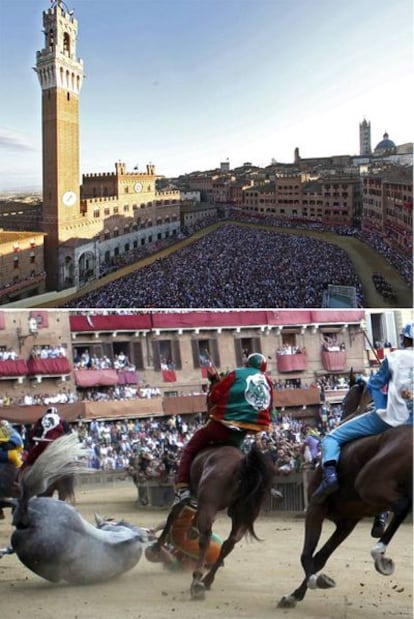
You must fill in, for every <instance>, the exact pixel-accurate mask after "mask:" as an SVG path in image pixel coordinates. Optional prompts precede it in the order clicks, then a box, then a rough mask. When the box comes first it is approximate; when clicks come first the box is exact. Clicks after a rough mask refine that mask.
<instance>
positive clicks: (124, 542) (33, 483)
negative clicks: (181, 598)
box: [0, 434, 149, 584]
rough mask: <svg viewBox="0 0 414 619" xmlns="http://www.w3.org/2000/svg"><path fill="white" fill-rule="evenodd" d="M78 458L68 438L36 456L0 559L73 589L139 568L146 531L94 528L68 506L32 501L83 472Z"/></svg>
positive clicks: (110, 525)
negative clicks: (51, 486)
mask: <svg viewBox="0 0 414 619" xmlns="http://www.w3.org/2000/svg"><path fill="white" fill-rule="evenodd" d="M83 455H84V454H83V452H82V446H81V445H80V443H79V440H78V438H77V436H76V435H74V434H69V435H65V436H63V437H61V438H59V439H57V440H56V441H54V442H53V443H52V444H51V445H50V446H49V447H48V448H47V449H46V450H45V451H44V452H43V453H42V454H41V455H40V456H39V458H38V459H37V460H36V462H35V463H34V465H33V466H32V468H31V469H29V470H28V472H27V475H25V476H24V478H23V480H22V482H21V489H22V490H21V496H20V498H19V499H17V500H15V501H14V502H13V525H14V527H15V529H14V531H13V533H12V535H11V546H10V548H9V549H3V551H1V550H0V557H1V556H2V554H10V553H12V552H14V553H16V555H17V557H18V558H19V559H20V561H21V562H22V563H23V564H24V565H25V566H26V567H27V568H29V569H30V570H31V571H32V572H34V573H35V574H37V575H38V576H41V577H42V578H45V579H46V580H49V581H51V582H59V581H66V582H68V583H73V584H92V583H98V582H104V581H108V580H111V579H112V578H116V577H117V576H120V575H121V574H123V573H124V572H127V571H128V570H130V569H132V568H133V567H134V566H135V565H136V564H137V563H138V561H139V560H140V558H141V555H142V552H143V548H144V547H145V543H146V542H148V541H149V537H148V531H147V530H145V529H140V528H138V527H135V526H132V525H129V524H128V523H126V522H122V521H121V522H114V521H108V520H103V519H99V518H97V525H98V526H93V525H91V524H90V523H89V522H87V521H86V520H85V519H84V518H83V517H82V516H81V515H80V514H79V513H78V511H77V510H76V509H75V508H74V507H73V506H71V505H68V504H67V503H64V502H63V501H58V500H56V499H53V498H47V497H38V496H36V495H37V494H40V493H41V492H42V490H43V488H44V487H45V486H48V485H49V484H50V483H51V482H52V481H55V480H56V479H58V478H59V477H61V476H63V475H67V474H69V473H72V474H73V473H76V472H79V471H80V470H82V464H81V461H80V460H79V458H81V457H82V456H83Z"/></svg>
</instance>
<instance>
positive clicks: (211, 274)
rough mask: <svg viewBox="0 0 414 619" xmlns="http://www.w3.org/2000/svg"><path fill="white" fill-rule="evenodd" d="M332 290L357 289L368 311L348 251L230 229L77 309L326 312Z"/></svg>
mask: <svg viewBox="0 0 414 619" xmlns="http://www.w3.org/2000/svg"><path fill="white" fill-rule="evenodd" d="M279 282H280V283H279ZM329 284H335V285H339V286H354V287H355V288H356V293H357V301H358V304H359V305H361V306H363V305H364V298H363V294H362V286H361V282H360V280H359V278H358V276H357V274H356V273H355V271H354V268H353V265H352V262H351V260H350V258H349V257H348V256H347V254H346V253H345V251H344V250H343V249H341V248H339V247H337V246H336V245H334V244H332V243H327V242H326V241H321V240H316V239H314V238H311V237H307V236H304V235H303V236H300V235H297V236H296V235H292V234H288V235H287V234H283V233H277V232H272V231H268V230H263V229H256V228H240V227H239V226H236V225H231V224H224V225H222V226H221V227H220V228H219V229H217V230H215V231H213V232H211V233H210V234H207V235H206V236H204V237H202V238H201V239H199V240H197V241H195V242H194V243H192V244H191V246H189V247H184V248H182V249H180V250H179V251H176V252H174V253H172V254H170V255H169V256H167V257H164V258H162V259H158V260H155V261H154V262H153V263H152V264H150V265H147V266H144V267H142V268H141V269H139V270H137V271H134V272H133V273H130V274H128V275H126V276H124V277H122V278H120V279H119V280H116V281H113V282H111V283H110V284H107V285H104V286H102V287H100V288H99V289H97V290H94V291H91V292H89V293H87V294H85V295H83V296H82V297H80V298H79V299H76V301H74V303H75V304H76V307H159V308H165V307H214V308H232V307H321V306H322V298H323V293H324V291H325V290H326V289H327V286H328V285H329ZM69 306H70V304H69Z"/></svg>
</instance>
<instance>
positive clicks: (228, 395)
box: [174, 353, 273, 504]
mask: <svg viewBox="0 0 414 619" xmlns="http://www.w3.org/2000/svg"><path fill="white" fill-rule="evenodd" d="M265 372H266V358H265V357H264V356H263V355H262V354H260V353H253V354H251V355H249V357H248V359H247V366H246V367H243V368H236V369H235V370H233V371H231V372H230V373H229V374H228V375H227V376H225V377H224V378H223V379H222V380H219V379H218V377H211V376H210V379H211V380H214V382H213V384H212V386H211V390H210V393H209V395H208V397H207V406H208V413H209V420H208V422H207V423H206V424H205V425H204V426H203V427H202V428H200V429H199V430H197V432H195V434H194V435H193V437H192V438H191V439H190V440H189V441H188V443H187V444H186V445H185V447H184V449H183V453H182V456H181V460H180V464H179V467H178V471H177V476H176V486H177V495H176V498H175V502H174V504H178V503H181V501H184V500H188V499H191V492H190V469H191V464H192V462H193V460H194V458H195V456H196V455H197V454H198V453H199V452H200V451H201V450H202V449H204V448H205V447H211V446H214V445H229V444H230V445H234V446H236V447H240V446H241V444H242V442H243V440H244V438H245V436H246V434H247V433H248V432H259V431H267V430H268V429H269V428H270V426H271V413H272V406H273V385H272V382H271V381H270V379H269V378H268V377H267V376H266V374H265Z"/></svg>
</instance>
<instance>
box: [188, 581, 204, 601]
mask: <svg viewBox="0 0 414 619" xmlns="http://www.w3.org/2000/svg"><path fill="white" fill-rule="evenodd" d="M190 594H191V599H192V600H197V601H198V600H205V599H206V589H205V587H204V585H203V583H202V582H197V583H194V584H192V585H191V589H190Z"/></svg>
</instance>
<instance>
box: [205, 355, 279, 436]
mask: <svg viewBox="0 0 414 619" xmlns="http://www.w3.org/2000/svg"><path fill="white" fill-rule="evenodd" d="M254 357H259V358H261V357H262V355H257V354H256V355H254ZM259 363H260V361H259V360H258V361H257V364H259ZM264 363H265V362H264ZM261 365H263V364H262V363H261ZM208 399H209V405H210V409H209V415H210V418H211V419H216V420H217V421H221V422H222V423H224V424H229V425H234V426H236V427H237V428H239V429H240V430H241V429H244V430H249V431H251V432H258V431H259V430H265V431H266V430H268V428H269V426H270V421H271V418H270V413H271V410H272V405H273V386H272V383H271V381H270V380H269V378H268V377H267V376H266V375H265V374H264V372H263V370H261V368H260V367H254V366H251V365H250V364H249V365H248V366H247V367H245V368H237V369H235V370H233V371H232V372H230V373H229V374H227V376H226V377H225V378H223V380H221V381H219V382H217V383H216V384H215V385H214V386H213V388H212V390H211V393H210V394H209V398H208Z"/></svg>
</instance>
